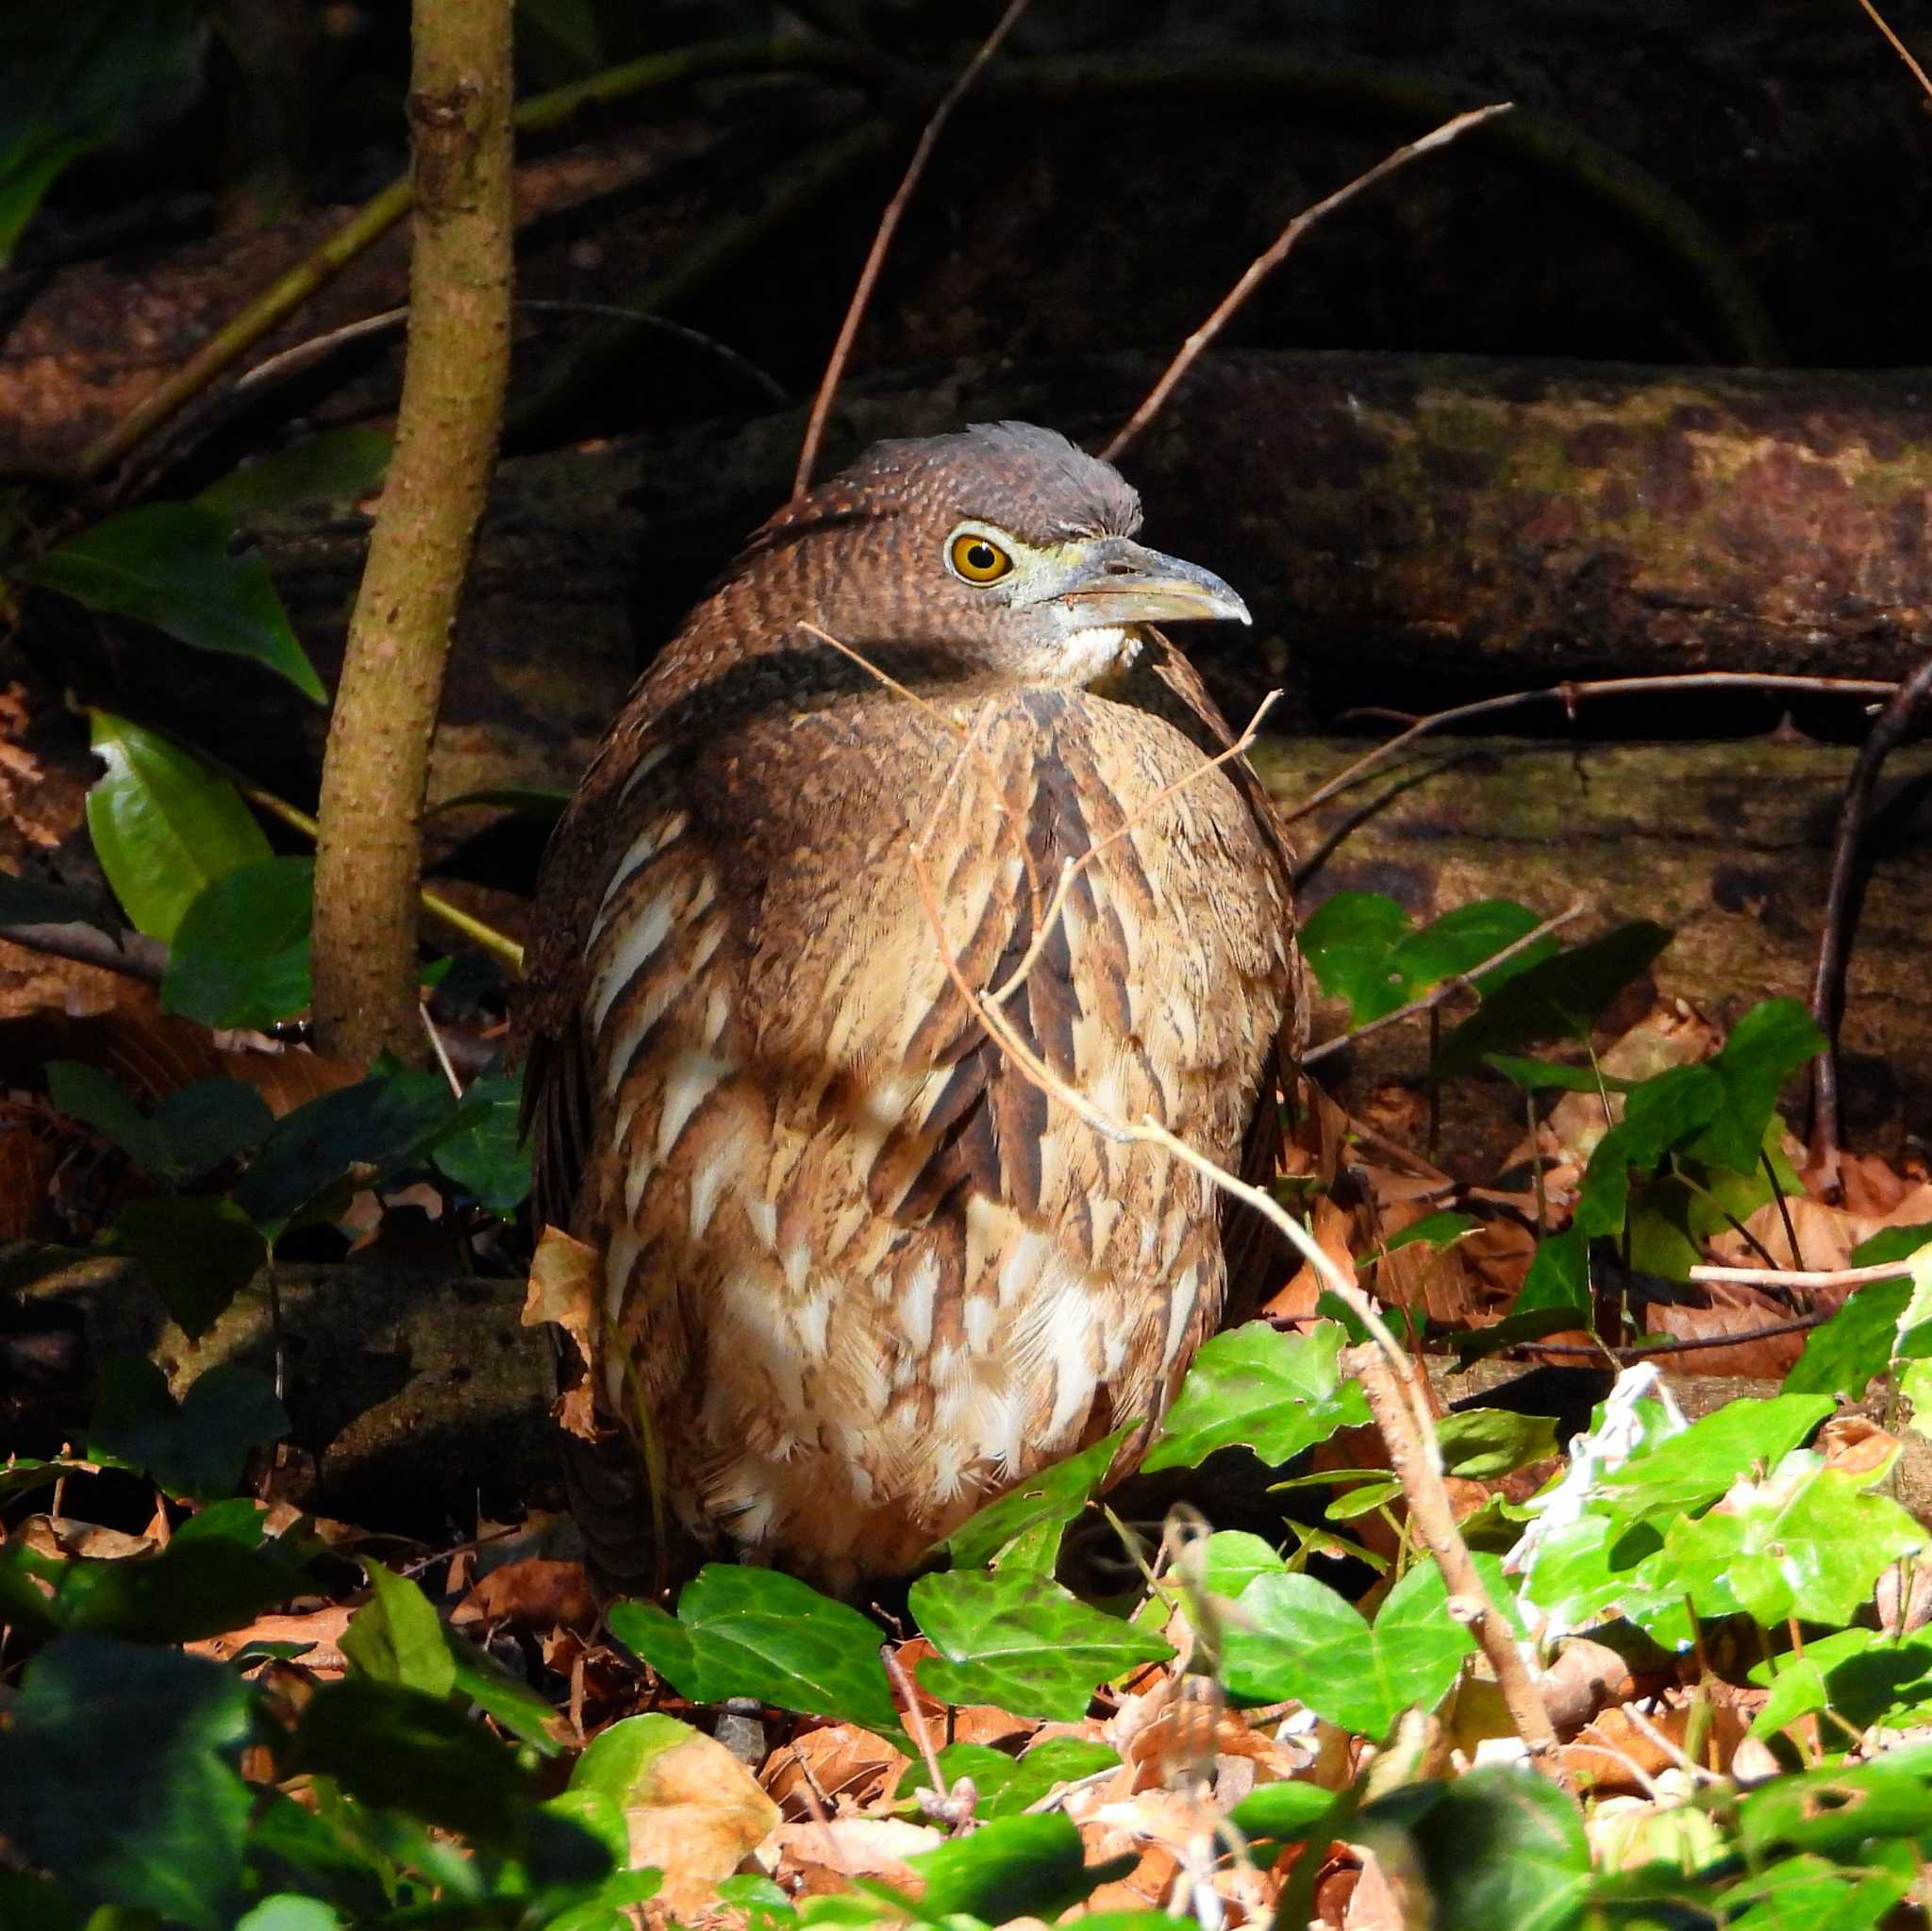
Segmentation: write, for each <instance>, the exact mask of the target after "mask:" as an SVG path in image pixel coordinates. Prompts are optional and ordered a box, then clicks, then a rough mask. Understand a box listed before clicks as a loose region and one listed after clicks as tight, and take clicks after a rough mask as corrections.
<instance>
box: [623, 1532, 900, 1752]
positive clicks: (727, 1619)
mask: <svg viewBox="0 0 1932 1931" xmlns="http://www.w3.org/2000/svg"><path fill="white" fill-rule="evenodd" d="M651 1607H652V1606H651V1605H648V1604H644V1603H618V1604H615V1605H613V1606H612V1607H611V1609H610V1611H609V1615H608V1621H609V1624H610V1628H611V1630H612V1632H613V1633H614V1634H615V1635H616V1637H617V1638H618V1640H620V1641H621V1642H625V1643H627V1644H628V1645H629V1646H630V1647H631V1648H632V1649H633V1650H635V1651H636V1652H637V1654H638V1655H639V1656H641V1657H642V1658H643V1659H644V1661H645V1662H647V1663H649V1664H650V1666H651V1667H652V1668H653V1669H654V1670H656V1671H657V1672H658V1673H659V1674H660V1675H662V1676H664V1677H665V1678H666V1679H667V1680H669V1682H670V1683H671V1684H672V1685H673V1686H674V1687H675V1689H676V1690H678V1691H679V1692H680V1693H681V1694H682V1695H685V1696H688V1697H690V1698H691V1701H692V1702H693V1703H722V1702H724V1699H725V1698H726V1697H731V1696H756V1697H757V1698H758V1699H759V1701H760V1702H763V1703H770V1704H775V1705H776V1706H778V1707H779V1708H780V1709H790V1710H798V1711H800V1712H802V1713H803V1714H805V1715H808V1716H820V1717H832V1718H835V1719H838V1720H839V1721H841V1722H844V1723H858V1724H860V1725H862V1726H863V1727H864V1728H866V1729H868V1730H875V1731H878V1732H880V1733H881V1734H884V1735H887V1736H896V1735H897V1734H898V1730H899V1709H898V1706H897V1705H896V1704H895V1703H894V1702H893V1700H892V1691H891V1684H890V1683H889V1682H888V1681H887V1678H886V1671H885V1665H884V1664H883V1663H882V1662H880V1660H879V1647H880V1644H881V1642H882V1641H883V1640H884V1639H883V1637H882V1636H881V1634H880V1631H879V1628H878V1625H877V1624H876V1623H873V1622H871V1621H870V1620H869V1619H868V1618H866V1617H864V1616H861V1615H860V1614H859V1613H858V1610H857V1609H853V1608H848V1607H847V1606H846V1605H845V1604H843V1603H835V1602H833V1601H832V1599H831V1598H830V1597H829V1596H822V1595H821V1594H820V1593H819V1592H818V1590H815V1589H813V1588H812V1587H811V1586H810V1585H809V1584H808V1583H804V1582H800V1581H799V1580H798V1579H797V1577H795V1576H791V1575H783V1574H780V1573H778V1571H776V1570H774V1569H749V1568H745V1567H744V1566H742V1565H741V1564H739V1563H735V1562H710V1563H707V1564H706V1566H705V1567H704V1568H703V1569H702V1570H700V1571H699V1572H698V1574H697V1575H696V1577H695V1578H694V1579H693V1580H692V1581H691V1582H688V1583H687V1584H686V1585H685V1587H684V1591H683V1593H682V1594H681V1595H680V1596H679V1597H678V1600H677V1619H676V1621H675V1623H674V1622H673V1621H672V1619H671V1618H670V1617H668V1616H666V1615H665V1614H664V1613H663V1611H662V1610H661V1609H660V1610H657V1611H656V1613H655V1614H645V1613H644V1612H645V1611H646V1610H648V1609H650V1608H651Z"/></svg>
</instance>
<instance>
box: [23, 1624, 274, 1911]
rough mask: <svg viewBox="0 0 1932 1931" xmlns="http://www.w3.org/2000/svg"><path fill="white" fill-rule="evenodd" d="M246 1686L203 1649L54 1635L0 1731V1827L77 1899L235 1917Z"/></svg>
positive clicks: (242, 1826) (243, 1819) (243, 1810)
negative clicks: (185, 1651) (230, 1898)
mask: <svg viewBox="0 0 1932 1931" xmlns="http://www.w3.org/2000/svg"><path fill="white" fill-rule="evenodd" d="M249 1730H250V1720H249V1692H248V1690H247V1687H246V1686H245V1685H244V1684H243V1683H242V1680H241V1678H240V1677H239V1676H237V1675H235V1674H234V1673H233V1672H231V1671H228V1670H225V1669H224V1668H222V1666H221V1665H220V1664H218V1663H212V1662H206V1661H204V1660H203V1659H202V1658H200V1657H198V1656H183V1655H181V1654H180V1653H179V1652H177V1651H175V1650H169V1649H159V1648H151V1647H148V1646H145V1645H142V1644H137V1643H131V1642H116V1641H111V1640H108V1639H107V1638H105V1637H99V1636H69V1637H65V1638H63V1639H61V1640H59V1641H58V1642H55V1643H53V1644H50V1645H49V1646H48V1647H47V1648H46V1649H45V1650H43V1651H42V1653H41V1654H40V1655H39V1656H36V1657H35V1658H34V1659H33V1661H32V1662H31V1663H29V1664H28V1665H27V1669H26V1673H25V1678H24V1679H23V1681H22V1684H21V1688H20V1694H19V1697H18V1699H17V1700H16V1701H15V1703H14V1705H13V1707H12V1710H11V1712H10V1718H9V1722H8V1727H7V1729H6V1730H5V1731H4V1732H0V1832H4V1834H5V1835H6V1836H7V1838H8V1839H10V1841H11V1843H12V1844H13V1846H14V1847H15V1848H16V1849H17V1850H18V1851H20V1852H21V1853H22V1854H23V1855H25V1856H26V1857H28V1858H30V1859H31V1860H32V1861H33V1862H34V1863H37V1864H40V1865H42V1866H43V1867H44V1868H46V1869H47V1870H50V1871H52V1872H54V1873H56V1874H57V1875H58V1876H60V1877H61V1878H63V1879H64V1880H65V1881H66V1882H67V1883H69V1884H70V1885H72V1886H73V1887H74V1889H75V1890H76V1891H78V1892H79V1893H80V1894H81V1895H82V1896H83V1897H86V1898H89V1899H93V1900H97V1901H100V1902H103V1903H109V1904H118V1905H125V1906H134V1907H137V1908H145V1909H148V1910H152V1911H155V1912H158V1913H159V1914H160V1915H161V1916H163V1917H165V1918H166V1919H168V1920H169V1921H170V1922H171V1923H178V1924H182V1925H186V1926H190V1927H192V1931H216V1927H218V1926H221V1925H225V1924H227V1923H231V1922H232V1914H231V1910H230V1908H229V1907H228V1906H227V1903H226V1894H227V1893H228V1892H229V1891H230V1889H232V1887H233V1886H234V1884H235V1882H236V1880H237V1879H238V1878H239V1877H240V1875H241V1872H242V1847H243V1843H244V1840H245V1837H246V1833H247V1827H248V1812H249V1794H248V1787H247V1786H246V1785H245V1784H244V1783H243V1782H242V1779H241V1777H240V1776H239V1775H238V1774H237V1773H236V1769H235V1764H236V1759H237V1757H238V1756H240V1754H241V1751H242V1745H243V1744H244V1743H245V1742H246V1741H247V1740H248V1736H249Z"/></svg>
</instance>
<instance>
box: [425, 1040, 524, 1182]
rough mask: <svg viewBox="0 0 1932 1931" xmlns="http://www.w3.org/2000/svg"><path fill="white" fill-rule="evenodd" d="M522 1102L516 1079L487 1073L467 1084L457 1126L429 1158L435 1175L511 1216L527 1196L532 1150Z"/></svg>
mask: <svg viewBox="0 0 1932 1931" xmlns="http://www.w3.org/2000/svg"><path fill="white" fill-rule="evenodd" d="M522 1105H523V1082H522V1081H521V1080H520V1079H517V1078H514V1077H512V1076H511V1075H510V1074H506V1073H486V1074H484V1075H483V1076H482V1077H481V1078H480V1079H476V1080H474V1081H472V1082H471V1084H470V1087H469V1089H468V1090H466V1091H465V1092H464V1094H463V1102H462V1106H461V1107H460V1108H459V1109H458V1124H457V1126H456V1128H455V1130H454V1131H453V1132H451V1133H450V1134H449V1136H448V1137H447V1138H446V1139H444V1140H441V1142H440V1143H439V1144H438V1145H437V1147H436V1149H435V1152H434V1153H433V1155H432V1156H431V1159H432V1161H433V1163H434V1165H435V1167H436V1171H437V1172H438V1173H439V1174H442V1175H443V1176H444V1177H445V1178H446V1179H449V1180H454V1181H455V1182H456V1184H457V1185H458V1187H460V1188H461V1189H462V1190H463V1191H464V1192H465V1193H468V1194H470V1195H472V1196H473V1197H474V1198H475V1200H476V1202H477V1203H478V1205H480V1206H482V1207H487V1208H488V1209H489V1210H490V1211H491V1213H493V1214H501V1215H509V1214H513V1213H515V1212H516V1210H517V1208H518V1207H519V1206H520V1205H521V1204H522V1203H523V1202H524V1201H525V1199H527V1198H528V1197H529V1192H530V1148H529V1145H528V1143H527V1142H526V1141H525V1140H524V1137H523V1133H522V1130H521V1127H520V1124H519V1117H518V1116H519V1114H520V1113H521V1111H522Z"/></svg>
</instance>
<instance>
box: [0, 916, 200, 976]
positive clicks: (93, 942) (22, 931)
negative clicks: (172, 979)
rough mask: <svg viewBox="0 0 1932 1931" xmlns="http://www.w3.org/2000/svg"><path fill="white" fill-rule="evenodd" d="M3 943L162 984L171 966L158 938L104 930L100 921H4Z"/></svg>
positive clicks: (1, 928)
mask: <svg viewBox="0 0 1932 1931" xmlns="http://www.w3.org/2000/svg"><path fill="white" fill-rule="evenodd" d="M0 943H5V944H8V945H18V946H20V947H22V948H23V949H24V950H25V951H27V952H39V953H44V954H45V955H46V956H47V957H49V958H71V959H73V960H74V961H75V964H76V965H88V966H99V967H100V968H101V969H102V971H104V972H109V973H119V974H121V975H122V976H123V977H124V978H128V979H140V980H141V981H142V983H143V984H146V985H149V986H158V985H159V984H160V983H161V974H163V973H164V972H166V971H167V969H168V948H167V947H166V946H165V945H163V944H162V943H161V942H160V941H159V940H158V939H149V938H147V937H146V936H145V935H144V934H142V933H140V932H133V931H128V930H125V929H124V930H122V931H120V932H104V931H102V930H101V928H100V927H99V926H98V925H87V924H80V923H79V922H78V921H75V923H73V924H58V925H46V924H38V925H36V924H21V925H8V924H0Z"/></svg>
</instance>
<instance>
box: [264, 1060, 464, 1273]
mask: <svg viewBox="0 0 1932 1931" xmlns="http://www.w3.org/2000/svg"><path fill="white" fill-rule="evenodd" d="M457 1117H458V1115H457V1104H456V1102H455V1100H453V1099H452V1098H451V1096H450V1091H449V1088H448V1086H447V1085H446V1084H445V1083H444V1082H443V1081H442V1080H441V1078H439V1077H438V1076H437V1075H436V1074H430V1073H416V1072H411V1071H404V1070H391V1071H387V1072H383V1071H378V1072H377V1073H376V1074H373V1075H372V1076H371V1077H370V1078H368V1079H365V1080H361V1081H359V1082H358V1084H356V1085H355V1086H350V1087H343V1088H341V1089H340V1090H337V1091H335V1092H332V1093H324V1094H323V1095H322V1096H321V1097H320V1098H319V1099H314V1100H310V1101H309V1102H308V1105H307V1106H303V1107H296V1108H295V1110H294V1111H293V1112H292V1113H285V1114H283V1116H282V1117H281V1118H280V1119H279V1120H277V1121H276V1122H275V1127H274V1130H273V1131H272V1132H270V1134H269V1135H268V1137H267V1138H266V1139H265V1140H263V1141H262V1143H261V1147H260V1149H259V1151H258V1153H257V1154H256V1157H255V1159H254V1161H253V1162H252V1163H251V1165H250V1166H249V1169H248V1171H247V1173H246V1174H243V1175H242V1182H241V1185H240V1186H238V1187H237V1188H236V1189H235V1205H236V1206H237V1207H240V1208H241V1209H242V1212H243V1213H245V1214H246V1215H247V1216H248V1218H249V1219H250V1220H251V1221H253V1222H254V1223H255V1224H256V1226H257V1227H258V1228H259V1229H260V1230H261V1234H262V1238H263V1239H264V1240H268V1241H270V1242H271V1243H273V1242H274V1241H275V1240H279V1239H280V1238H281V1236H282V1235H283V1233H284V1232H285V1231H286V1230H287V1229H288V1228H290V1227H291V1226H293V1225H295V1224H298V1223H299V1222H302V1221H305V1220H311V1219H317V1218H321V1217H323V1216H324V1215H325V1212H326V1211H327V1210H329V1209H330V1208H331V1207H333V1206H334V1205H335V1203H336V1202H337V1201H338V1199H339V1198H340V1197H341V1194H342V1191H343V1189H344V1187H345V1186H346V1187H350V1188H353V1187H355V1186H372V1185H374V1184H375V1182H376V1181H377V1180H379V1179H383V1178H386V1177H387V1176H388V1175H389V1174H393V1173H396V1172H399V1171H400V1170H401V1169H402V1168H404V1167H407V1166H409V1165H411V1164H413V1163H414V1162H416V1161H417V1160H419V1159H425V1158H427V1157H428V1156H429V1154H430V1152H431V1151H432V1150H433V1149H434V1148H435V1146H436V1145H437V1144H438V1143H439V1142H440V1140H441V1138H442V1137H443V1135H445V1134H446V1133H447V1132H449V1131H450V1129H451V1128H452V1126H453V1125H454V1124H456V1121H457Z"/></svg>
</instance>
